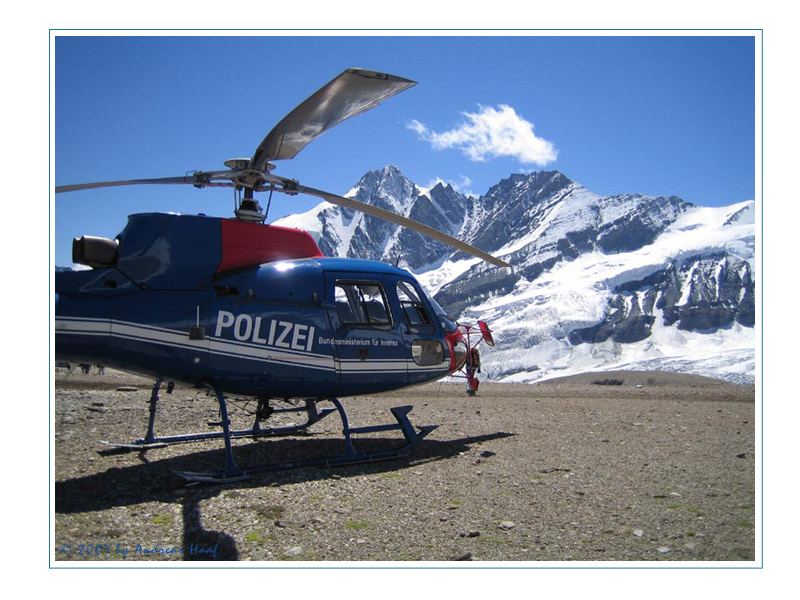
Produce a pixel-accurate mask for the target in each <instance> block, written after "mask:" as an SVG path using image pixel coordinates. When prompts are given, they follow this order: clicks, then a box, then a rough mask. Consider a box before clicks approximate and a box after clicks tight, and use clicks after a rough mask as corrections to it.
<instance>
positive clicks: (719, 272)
mask: <svg viewBox="0 0 800 600" xmlns="http://www.w3.org/2000/svg"><path fill="white" fill-rule="evenodd" d="M346 196H348V197H352V198H354V199H356V200H360V201H362V202H367V203H369V204H373V205H376V206H380V207H382V208H386V209H389V210H392V211H394V212H396V213H399V214H402V215H405V216H407V217H410V218H412V219H414V220H417V221H421V222H423V223H426V224H428V225H430V226H432V227H435V228H436V229H439V230H440V231H444V232H445V233H448V234H450V235H453V236H455V237H458V238H459V239H462V240H464V241H466V242H468V243H470V244H473V245H475V246H477V247H479V248H481V249H483V250H486V251H488V252H491V253H492V254H494V255H495V256H499V257H502V258H503V259H505V260H506V261H508V262H509V263H510V264H511V265H512V266H513V268H512V269H498V268H496V267H493V266H491V265H487V264H486V263H483V262H481V261H480V260H478V259H475V258H472V257H470V256H467V255H464V254H463V253H460V252H457V251H453V250H452V249H451V248H449V247H448V246H445V245H443V244H440V243H439V242H435V241H432V240H429V239H428V238H425V237H423V236H421V235H420V234H417V233H415V232H413V231H410V230H407V229H403V228H401V227H398V226H396V225H393V224H391V223H387V222H385V221H382V220H379V219H375V218H373V217H370V216H367V215H363V214H361V213H358V212H354V211H350V210H348V209H343V208H339V207H336V206H333V205H331V204H329V203H322V204H320V205H319V206H317V207H315V208H314V209H313V210H311V211H309V212H307V213H304V214H302V215H292V216H290V217H286V218H284V219H281V220H279V221H277V222H276V224H279V225H284V226H292V227H300V228H303V229H306V230H307V231H310V232H311V233H312V234H313V235H314V236H315V237H316V238H317V241H318V243H319V245H320V248H321V249H322V251H323V253H324V254H326V255H327V256H349V257H359V258H370V259H373V260H381V261H385V262H391V263H395V262H397V261H398V260H399V262H400V264H401V266H404V267H405V268H408V270H410V271H411V272H413V273H414V274H415V275H416V276H417V278H418V279H419V281H420V283H421V284H422V285H423V286H424V287H425V288H426V289H427V290H428V292H429V293H431V294H432V295H434V296H435V298H436V300H437V301H438V302H439V303H440V304H441V305H442V306H444V307H445V308H446V309H447V310H448V312H450V314H451V315H452V316H454V317H456V318H457V319H458V320H460V321H463V322H474V321H476V320H478V319H483V320H486V321H487V322H489V323H490V325H491V327H492V329H493V330H494V331H495V337H496V340H497V345H496V346H495V347H494V348H493V349H486V350H485V351H484V353H483V372H484V375H485V376H488V377H490V378H492V379H494V380H499V381H535V380H539V379H542V378H548V377H554V376H562V375H568V374H572V373H577V372H583V371H589V370H611V369H627V370H634V369H636V370H656V369H659V370H676V371H683V372H689V373H697V374H702V375H709V376H713V377H720V378H724V379H728V380H732V381H736V382H742V383H744V382H752V381H754V377H755V332H754V325H755V272H754V266H755V206H754V203H753V202H752V201H748V202H742V203H739V204H734V205H731V206H726V207H718V208H704V207H699V206H694V205H692V204H690V203H687V202H684V201H683V200H681V199H680V198H677V197H674V196H672V197H651V196H644V195H641V194H625V195H615V196H600V195H597V194H594V193H592V192H590V191H588V190H586V189H585V188H584V187H582V186H581V185H580V184H578V183H575V182H573V181H571V180H569V179H568V178H567V177H565V176H564V175H563V174H561V173H559V172H557V171H543V172H537V173H530V174H524V175H522V174H515V175H511V176H510V177H509V178H507V179H504V180H502V181H500V182H499V183H498V184H496V185H495V186H493V187H492V188H491V189H490V190H489V191H488V192H487V193H486V194H485V195H483V196H481V197H477V198H476V197H470V196H465V195H463V194H460V193H458V192H456V191H455V190H454V189H453V188H452V187H451V186H449V185H445V184H441V183H440V184H437V185H436V186H434V187H432V188H430V189H422V188H420V187H419V186H417V185H415V184H414V183H412V182H411V181H409V180H408V178H406V177H405V176H404V175H403V174H402V173H401V172H400V170H399V169H398V168H397V167H395V166H391V165H390V166H387V167H385V168H384V169H382V170H381V171H370V172H369V173H367V174H366V175H364V177H362V178H361V181H359V182H358V184H356V186H355V187H353V189H352V190H350V192H348V193H347V194H346Z"/></svg>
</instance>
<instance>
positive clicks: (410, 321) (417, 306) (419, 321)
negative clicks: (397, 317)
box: [397, 281, 435, 333]
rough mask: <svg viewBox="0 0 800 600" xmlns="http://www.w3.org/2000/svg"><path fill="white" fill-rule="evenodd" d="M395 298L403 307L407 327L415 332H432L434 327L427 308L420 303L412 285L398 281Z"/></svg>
mask: <svg viewBox="0 0 800 600" xmlns="http://www.w3.org/2000/svg"><path fill="white" fill-rule="evenodd" d="M397 299H398V300H399V301H400V306H401V308H402V309H403V317H404V318H405V320H406V324H407V325H408V327H409V328H410V329H411V330H412V331H414V332H417V333H432V332H433V331H434V329H435V327H434V324H433V321H432V320H431V317H430V314H428V309H426V308H425V305H424V304H423V303H422V300H421V299H420V297H419V294H418V293H417V291H416V290H415V289H414V287H413V286H411V285H410V284H408V283H406V282H405V281H400V282H398V284H397Z"/></svg>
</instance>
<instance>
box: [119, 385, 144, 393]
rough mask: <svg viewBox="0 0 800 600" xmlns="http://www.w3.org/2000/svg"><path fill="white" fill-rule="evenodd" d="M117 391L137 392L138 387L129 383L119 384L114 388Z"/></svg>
mask: <svg viewBox="0 0 800 600" xmlns="http://www.w3.org/2000/svg"><path fill="white" fill-rule="evenodd" d="M116 391H118V392H138V391H139V388H135V387H132V386H129V385H121V386H120V387H118V388H117V389H116Z"/></svg>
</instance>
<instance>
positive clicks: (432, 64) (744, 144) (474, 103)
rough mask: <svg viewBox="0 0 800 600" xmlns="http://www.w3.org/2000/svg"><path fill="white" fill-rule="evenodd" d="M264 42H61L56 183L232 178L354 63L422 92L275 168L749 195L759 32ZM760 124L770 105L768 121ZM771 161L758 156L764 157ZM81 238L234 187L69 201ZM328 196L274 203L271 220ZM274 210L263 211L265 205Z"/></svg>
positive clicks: (213, 198) (212, 209) (478, 184)
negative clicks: (227, 167) (230, 171)
mask: <svg viewBox="0 0 800 600" xmlns="http://www.w3.org/2000/svg"><path fill="white" fill-rule="evenodd" d="M654 33H655V34H656V35H653V36H644V37H643V36H623V37H609V36H603V35H600V36H531V37H506V36H486V37H481V36H475V37H465V36H448V37H441V36H397V37H392V36H383V37H374V36H370V37H340V36H335V35H334V36H318V37H298V36H291V35H287V36H262V37H249V36H248V37H236V36H233V37H231V36H221V37H205V36H203V37H195V36H186V37H160V36H146V37H68V36H58V37H56V39H55V61H54V63H53V65H52V66H51V67H52V68H53V69H54V74H55V76H54V81H55V85H54V103H55V104H54V106H55V111H54V112H55V122H54V124H53V126H54V132H55V182H54V184H55V185H65V184H70V183H80V182H87V181H103V180H114V179H129V178H143V177H168V176H176V175H182V174H183V173H184V172H186V171H190V170H218V169H221V168H223V165H222V163H223V161H225V160H226V159H228V158H232V157H239V156H241V157H249V156H251V155H252V152H253V150H254V149H255V148H256V146H257V145H258V144H259V142H260V141H261V140H262V139H263V137H264V136H265V135H266V134H267V133H268V131H269V130H270V129H271V128H272V127H273V126H274V125H275V124H276V123H277V122H278V121H279V120H280V119H281V118H282V117H283V116H284V115H285V114H286V113H288V112H289V111H290V110H291V109H293V108H294V107H295V106H296V105H297V104H298V103H300V102H301V101H302V100H304V99H305V98H306V97H307V96H309V95H310V94H311V93H313V92H314V91H315V90H316V89H318V88H319V87H321V86H322V85H323V84H325V83H326V82H327V81H329V80H330V79H332V78H333V77H334V76H336V75H337V74H338V73H340V72H341V71H342V70H344V69H345V68H348V67H363V68H368V69H374V70H379V71H385V72H389V73H393V74H396V75H400V76H403V77H407V78H410V79H413V80H415V81H417V82H419V83H418V85H417V86H415V87H413V88H411V89H410V90H408V91H405V92H403V93H401V94H400V95H398V96H396V97H394V98H391V99H389V100H388V101H386V102H385V103H383V104H382V105H380V106H379V107H377V108H375V109H374V110H372V111H370V112H368V113H365V114H363V115H360V116H359V117H356V118H354V119H351V120H349V121H347V122H345V123H343V124H341V125H339V126H338V127H336V128H334V129H332V130H331V131H328V132H326V133H325V134H324V135H322V136H321V137H320V138H319V139H317V140H315V141H314V142H313V143H312V144H311V145H309V146H308V147H307V148H305V149H304V150H303V151H302V152H301V153H300V154H299V155H298V156H297V157H296V158H295V159H293V160H290V161H281V162H280V163H279V164H278V169H277V171H276V173H278V174H280V175H283V176H287V177H292V178H296V179H299V180H300V181H301V182H302V183H304V184H306V185H309V186H312V187H316V188H322V189H325V190H328V191H330V192H334V193H339V194H343V193H345V192H346V191H347V190H348V189H349V188H350V187H352V185H354V184H355V183H356V182H357V181H358V179H359V178H360V177H361V176H362V175H363V174H364V173H365V172H366V171H368V170H370V169H379V168H381V167H383V166H384V165H386V164H389V163H392V164H395V165H397V166H398V167H400V169H401V170H402V171H403V172H404V173H405V174H406V175H407V176H408V177H409V178H411V179H412V180H413V181H414V182H415V183H417V184H419V185H422V186H425V185H429V184H430V183H432V182H434V181H435V180H436V179H437V178H439V179H441V180H444V181H447V182H451V183H452V184H453V185H455V186H456V187H457V188H459V189H461V191H464V192H469V193H474V194H483V193H485V192H486V191H487V190H488V189H489V187H491V186H492V185H493V184H495V183H497V182H498V181H499V180H500V179H502V178H504V177H507V176H508V175H509V174H511V173H515V172H527V171H537V170H545V169H546V170H559V171H561V172H562V173H564V174H565V175H567V176H568V177H570V178H571V179H573V180H575V181H578V182H580V183H581V184H583V185H584V186H585V187H587V188H588V189H590V190H592V191H594V192H597V193H600V194H615V193H636V192H638V193H646V194H652V195H662V194H663V195H677V196H680V197H681V198H683V199H685V200H688V201H690V202H694V203H696V204H701V205H708V206H714V205H721V204H731V203H734V202H738V201H741V200H746V199H751V198H754V196H755V185H756V178H755V162H756V156H755V131H756V129H755V127H756V114H755V106H756V104H755V97H756V94H760V88H757V87H756V81H755V72H756V70H755V56H756V51H755V50H756V48H755V44H756V42H755V39H754V38H753V37H752V36H712V37H699V36H697V37H695V36H690V35H687V36H662V35H658V32H654ZM759 119H760V115H759ZM759 160H760V158H759ZM53 201H54V202H55V244H56V247H55V255H56V264H57V265H69V264H71V259H70V253H71V239H72V238H73V237H75V236H79V235H82V234H90V235H101V236H108V237H113V236H114V235H116V234H117V233H118V232H119V231H120V230H121V229H122V228H123V227H124V225H125V222H126V217H127V215H128V214H130V213H135V212H144V211H173V212H185V213H198V212H202V213H206V214H214V215H219V216H230V215H231V213H232V207H233V199H232V193H231V192H230V191H229V190H225V189H205V190H196V189H194V188H192V187H190V186H186V187H173V186H158V187H155V186H134V187H129V188H114V189H103V190H91V191H84V192H73V193H68V194H59V195H58V196H56V197H54V200H53ZM317 203H318V200H317V199H315V198H302V197H288V196H283V195H276V196H275V197H274V198H273V202H272V208H271V211H270V220H273V219H275V218H278V217H280V216H283V215H286V214H290V213H292V212H302V211H305V210H308V209H309V208H311V207H313V206H314V205H316V204H317ZM262 204H265V202H262Z"/></svg>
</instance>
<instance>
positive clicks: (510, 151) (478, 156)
mask: <svg viewBox="0 0 800 600" xmlns="http://www.w3.org/2000/svg"><path fill="white" fill-rule="evenodd" d="M478 108H479V110H478V112H474V113H469V112H464V113H462V114H463V115H464V116H465V117H466V121H464V122H463V123H461V125H459V126H458V127H456V128H455V129H450V130H449V131H443V132H441V133H437V132H435V131H431V130H430V129H429V128H428V126H427V125H425V124H424V123H420V122H419V121H417V120H414V121H412V122H411V123H409V124H408V125H407V127H408V128H409V129H411V130H412V131H415V132H416V133H417V135H419V137H420V139H422V140H425V141H426V142H429V143H430V144H431V146H432V147H433V148H434V149H436V150H442V149H445V148H457V149H459V150H461V151H462V152H463V153H464V154H465V155H466V156H467V157H469V159H470V160H473V161H478V162H485V161H487V160H489V159H491V158H497V157H501V156H507V157H512V158H516V159H517V160H518V161H519V162H521V163H523V164H535V165H539V166H543V165H546V164H548V163H551V162H553V161H555V160H556V157H557V155H558V151H557V150H556V149H555V146H553V144H552V142H549V141H547V140H544V139H542V138H539V137H536V135H535V134H534V133H533V123H530V122H529V121H526V120H525V119H523V118H522V117H520V116H519V115H518V114H517V113H516V111H515V110H514V109H513V108H511V107H510V106H507V105H505V104H501V105H500V106H499V107H498V108H493V107H491V106H479V107H478Z"/></svg>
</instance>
